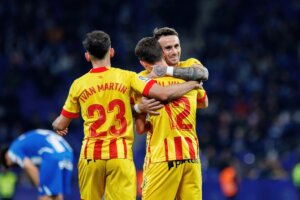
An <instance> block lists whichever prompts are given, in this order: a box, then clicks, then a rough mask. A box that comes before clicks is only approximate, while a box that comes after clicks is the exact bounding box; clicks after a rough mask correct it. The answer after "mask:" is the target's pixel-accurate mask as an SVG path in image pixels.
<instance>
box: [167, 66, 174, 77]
mask: <svg viewBox="0 0 300 200" xmlns="http://www.w3.org/2000/svg"><path fill="white" fill-rule="evenodd" d="M173 74H174V67H170V66H168V67H167V71H166V75H168V76H173Z"/></svg>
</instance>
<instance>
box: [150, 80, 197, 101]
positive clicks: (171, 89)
mask: <svg viewBox="0 0 300 200" xmlns="http://www.w3.org/2000/svg"><path fill="white" fill-rule="evenodd" d="M200 87H202V86H201V84H200V83H199V82H197V81H187V82H185V83H180V84H174V85H168V86H165V87H162V86H159V85H158V84H154V85H153V86H152V87H151V89H150V91H149V97H151V98H155V99H158V100H161V101H171V100H174V99H178V98H180V97H182V96H183V95H185V94H186V93H188V92H189V91H191V90H193V89H198V88H200Z"/></svg>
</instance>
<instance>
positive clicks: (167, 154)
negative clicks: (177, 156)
mask: <svg viewBox="0 0 300 200" xmlns="http://www.w3.org/2000/svg"><path fill="white" fill-rule="evenodd" d="M164 142H165V154H166V161H169V152H168V141H167V139H165V141H164Z"/></svg>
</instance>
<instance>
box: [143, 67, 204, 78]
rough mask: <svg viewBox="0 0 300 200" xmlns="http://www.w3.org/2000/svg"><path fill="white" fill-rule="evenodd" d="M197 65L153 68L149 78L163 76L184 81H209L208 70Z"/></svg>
mask: <svg viewBox="0 0 300 200" xmlns="http://www.w3.org/2000/svg"><path fill="white" fill-rule="evenodd" d="M198 65H199V64H195V65H193V66H191V67H171V66H168V67H166V66H161V65H154V66H152V71H151V73H150V74H149V76H148V77H149V78H155V77H162V76H167V75H168V76H173V77H176V78H180V79H183V80H198V81H206V80H208V76H209V73H208V70H207V68H206V67H204V66H203V65H202V67H201V65H199V66H198Z"/></svg>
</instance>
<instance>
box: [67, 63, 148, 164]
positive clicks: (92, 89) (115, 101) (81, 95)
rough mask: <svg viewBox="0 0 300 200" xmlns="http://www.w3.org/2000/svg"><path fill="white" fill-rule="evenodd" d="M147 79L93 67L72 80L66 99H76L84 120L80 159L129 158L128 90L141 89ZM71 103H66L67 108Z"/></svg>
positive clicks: (111, 68)
mask: <svg viewBox="0 0 300 200" xmlns="http://www.w3.org/2000/svg"><path fill="white" fill-rule="evenodd" d="M148 81H149V80H148V79H144V78H138V76H137V75H136V73H134V72H131V71H127V70H122V69H118V68H113V67H100V68H94V69H92V70H91V71H90V72H89V73H86V74H85V75H83V76H82V77H80V78H79V79H77V80H75V81H74V83H73V85H72V87H71V90H70V94H71V96H70V95H69V98H72V96H74V97H76V98H78V99H75V98H74V99H71V101H69V102H72V101H73V102H79V104H80V107H78V106H77V107H78V109H80V110H81V115H82V118H83V119H84V135H85V136H84V141H83V144H82V149H81V156H80V157H81V158H85V159H86V158H87V159H89V158H90V159H111V158H132V152H131V146H132V143H133V119H132V111H131V105H130V93H131V91H132V90H136V91H138V92H140V93H141V92H143V91H144V88H145V86H146V85H147V82H148ZM67 102H68V100H67ZM68 107H70V108H71V109H72V105H71V106H68V105H67V106H66V107H64V108H68Z"/></svg>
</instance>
